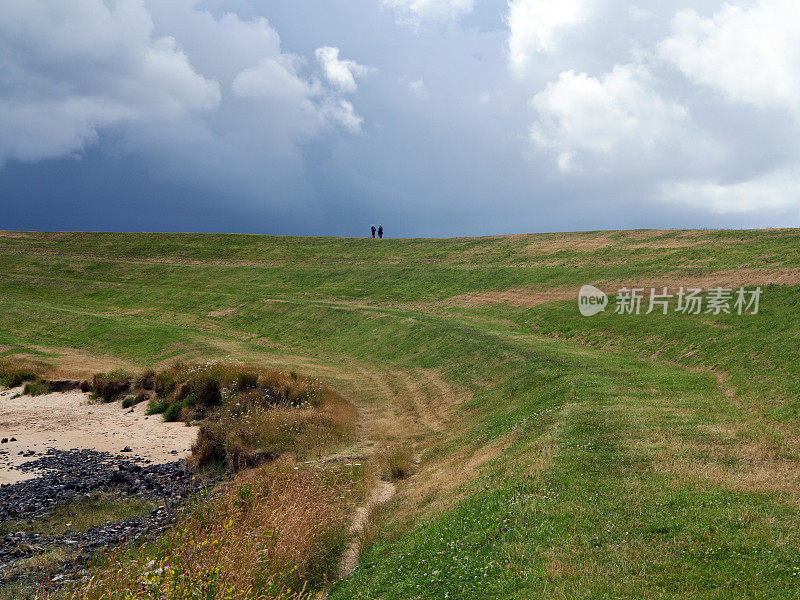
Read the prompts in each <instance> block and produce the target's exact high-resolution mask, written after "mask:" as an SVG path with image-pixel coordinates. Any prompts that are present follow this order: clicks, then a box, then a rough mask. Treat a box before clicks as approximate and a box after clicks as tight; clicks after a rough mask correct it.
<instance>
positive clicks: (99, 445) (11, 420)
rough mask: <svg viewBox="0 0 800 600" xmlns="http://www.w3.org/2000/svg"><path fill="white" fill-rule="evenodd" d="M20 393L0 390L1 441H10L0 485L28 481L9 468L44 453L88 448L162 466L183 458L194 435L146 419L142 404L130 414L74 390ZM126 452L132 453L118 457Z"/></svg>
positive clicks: (2, 456) (2, 455)
mask: <svg viewBox="0 0 800 600" xmlns="http://www.w3.org/2000/svg"><path fill="white" fill-rule="evenodd" d="M21 391H22V388H14V389H2V390H0V439H3V438H8V440H9V441H7V442H6V443H3V444H0V484H2V483H14V482H17V481H23V480H25V479H29V478H31V477H33V476H34V475H33V474H29V473H23V472H21V471H18V470H16V469H14V467H15V466H17V465H20V464H22V463H24V462H27V461H30V460H34V459H35V458H37V456H36V454H38V453H44V452H46V451H47V449H48V448H55V449H57V450H70V449H75V448H78V449H82V448H89V449H92V450H97V451H101V452H111V453H120V454H121V455H123V456H127V457H129V458H130V457H134V456H138V457H141V458H144V459H150V460H151V461H153V462H154V463H161V462H169V461H173V460H177V459H179V458H185V457H186V456H188V453H189V449H190V447H191V445H192V443H193V442H194V440H195V437H196V435H197V429H198V428H197V427H188V426H187V425H186V424H184V423H165V422H164V421H163V419H162V417H161V415H152V416H149V417H148V416H146V415H145V410H146V409H147V403H146V402H143V403H141V404H138V405H136V406H134V407H132V410H131V409H123V408H122V404H121V403H120V402H110V403H106V404H99V403H93V402H92V401H91V400H90V399H89V394H87V393H83V392H80V391H77V390H74V391H69V392H57V393H52V394H45V395H42V396H19V397H16V398H15V397H14V396H16V395H17V394H19V393H21ZM12 438H15V440H14V441H11V440H12ZM126 447H130V449H131V452H126V453H122V452H121V451H122V450H123V449H124V448H126ZM31 451H33V452H34V454H33V455H31ZM25 454H27V456H25Z"/></svg>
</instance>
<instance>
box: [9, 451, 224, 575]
mask: <svg viewBox="0 0 800 600" xmlns="http://www.w3.org/2000/svg"><path fill="white" fill-rule="evenodd" d="M32 454H33V455H38V456H40V458H36V459H35V460H33V461H30V462H27V463H23V464H21V465H18V466H16V467H14V468H15V469H17V470H20V471H23V472H26V473H36V474H37V475H38V476H37V477H35V478H33V479H28V480H26V481H21V482H18V483H13V484H2V485H0V522H2V523H3V524H4V525H6V526H7V530H8V528H10V527H9V526H11V524H13V523H16V524H17V526H19V525H22V524H23V523H26V522H28V521H31V520H36V519H42V518H46V517H47V516H49V515H50V514H52V513H53V511H54V510H55V509H56V508H58V507H59V506H61V505H65V504H70V503H72V502H75V501H80V500H84V499H87V498H91V496H92V494H93V493H94V492H102V493H104V494H105V495H106V496H108V497H111V498H115V497H116V498H120V499H125V498H137V499H150V500H153V501H156V502H157V504H158V505H159V508H156V509H155V510H153V511H152V512H151V513H150V514H149V515H145V516H142V517H139V518H136V519H132V520H130V521H125V522H122V523H106V524H104V525H100V526H97V527H93V528H91V529H89V530H88V531H84V532H75V531H67V532H66V533H64V534H63V535H60V536H44V535H41V534H36V533H28V532H24V531H18V532H16V533H8V534H6V535H5V536H2V537H0V584H3V583H5V582H7V581H11V580H12V577H13V578H17V579H19V578H21V579H30V578H31V577H34V578H35V577H36V576H37V575H36V573H33V574H32V573H31V572H27V573H25V572H23V573H22V574H19V573H18V572H16V571H15V570H14V569H12V568H11V567H13V565H14V563H15V562H16V561H18V560H20V559H25V558H30V557H31V556H35V555H37V554H40V553H41V552H42V551H46V550H47V548H49V547H51V546H63V545H67V546H71V547H74V548H79V549H80V551H79V553H78V555H77V557H76V558H73V559H70V560H67V561H65V562H64V563H62V564H61V565H57V566H55V567H53V566H51V567H50V569H49V571H48V573H49V576H50V578H51V580H52V576H53V574H62V575H64V577H66V574H69V573H71V572H72V571H74V570H75V569H76V568H78V567H80V566H82V565H83V564H85V562H86V561H87V560H88V559H89V558H90V557H91V556H92V555H93V554H94V553H95V552H97V551H100V550H107V549H110V548H113V547H115V546H118V545H119V544H122V543H124V542H128V541H132V540H136V539H138V538H139V537H141V536H142V535H145V534H148V535H150V534H156V533H158V532H159V531H161V530H162V529H163V528H164V527H166V526H167V525H168V524H169V523H170V522H171V521H172V519H173V518H174V515H175V514H176V512H177V510H178V507H179V506H180V504H181V503H182V502H183V501H184V499H185V498H187V497H188V496H190V495H192V494H195V493H198V492H202V491H203V490H205V489H207V488H208V487H210V486H211V485H213V484H214V483H215V482H214V481H213V480H205V481H201V480H200V479H199V478H196V477H193V476H192V475H191V473H190V472H189V471H188V469H187V468H186V464H185V461H183V460H177V461H173V462H169V463H164V464H151V461H150V460H149V459H141V458H138V457H136V456H130V457H122V456H119V455H118V454H111V453H108V452H97V451H95V450H79V449H73V450H56V449H53V448H51V449H48V450H47V451H46V452H44V453H34V452H33V451H32V450H29V451H27V452H25V453H23V456H30V455H32ZM43 576H44V573H43V572H39V573H38V577H39V578H40V579H41V578H42V577H43ZM62 579H63V578H62ZM64 580H66V579H64Z"/></svg>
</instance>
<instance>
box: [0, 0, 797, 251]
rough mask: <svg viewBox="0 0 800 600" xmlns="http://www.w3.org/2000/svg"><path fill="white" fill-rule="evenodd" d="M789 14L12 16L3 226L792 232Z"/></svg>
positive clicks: (265, 7)
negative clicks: (764, 229) (781, 229)
mask: <svg viewBox="0 0 800 600" xmlns="http://www.w3.org/2000/svg"><path fill="white" fill-rule="evenodd" d="M798 23H800V2H798V1H797V0H729V1H728V2H722V1H718V0H713V1H712V0H695V1H693V2H689V1H687V0H660V1H659V2H653V1H652V0H649V1H645V0H640V1H638V2H623V1H618V0H291V1H286V0H2V2H0V229H24V230H103V231H221V232H246V233H265V234H303V235H344V236H360V235H368V234H369V226H370V225H371V224H372V223H375V224H376V225H377V224H383V226H384V229H385V230H386V234H387V236H389V237H417V236H426V237H428V236H432V237H448V236H461V235H492V234H503V233H525V232H545V231H575V230H596V229H631V228H684V227H686V228H688V227H691V228H701V227H707V228H730V227H734V228H751V227H794V226H798V225H800V160H799V159H800V29H799V28H798V27H797V24H798Z"/></svg>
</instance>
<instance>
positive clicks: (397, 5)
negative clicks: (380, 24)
mask: <svg viewBox="0 0 800 600" xmlns="http://www.w3.org/2000/svg"><path fill="white" fill-rule="evenodd" d="M383 5H384V6H387V7H389V8H393V9H394V10H396V11H398V13H400V15H401V16H402V17H403V18H404V19H405V20H408V21H411V22H412V23H419V22H421V21H423V20H431V21H445V20H449V19H458V18H459V17H461V16H463V15H466V14H469V13H470V12H472V9H473V7H474V5H475V2H474V0H383Z"/></svg>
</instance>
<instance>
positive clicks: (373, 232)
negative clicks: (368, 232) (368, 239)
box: [372, 225, 375, 240]
mask: <svg viewBox="0 0 800 600" xmlns="http://www.w3.org/2000/svg"><path fill="white" fill-rule="evenodd" d="M372 239H373V240H374V239H375V225H373V226H372Z"/></svg>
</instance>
